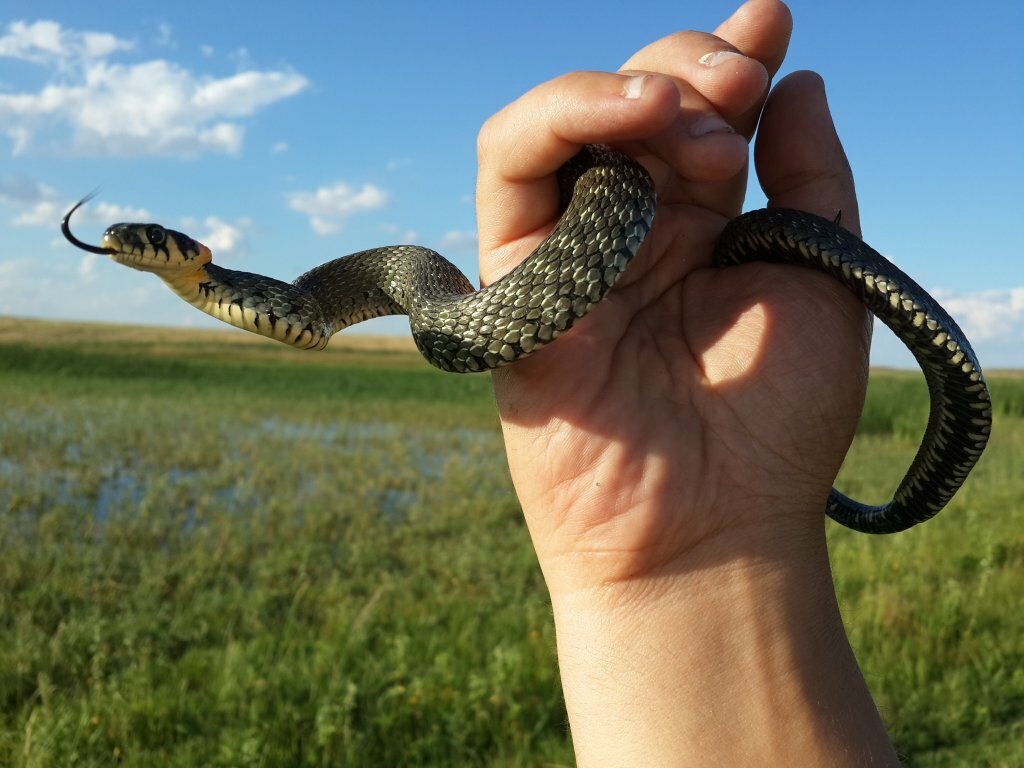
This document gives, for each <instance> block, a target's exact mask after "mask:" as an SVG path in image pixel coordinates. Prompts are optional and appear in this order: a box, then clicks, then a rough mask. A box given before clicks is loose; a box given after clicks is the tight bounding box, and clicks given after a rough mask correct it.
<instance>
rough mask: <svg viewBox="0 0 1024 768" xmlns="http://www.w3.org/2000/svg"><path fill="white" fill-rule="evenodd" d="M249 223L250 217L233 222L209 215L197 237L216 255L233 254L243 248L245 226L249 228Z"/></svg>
mask: <svg viewBox="0 0 1024 768" xmlns="http://www.w3.org/2000/svg"><path fill="white" fill-rule="evenodd" d="M249 224H250V222H249V220H248V219H240V220H239V221H238V222H236V223H235V224H231V223H230V222H227V221H224V220H223V219H219V218H217V217H216V216H207V217H206V218H205V219H204V220H203V230H202V231H200V232H199V233H198V234H197V236H196V239H197V240H198V241H199V242H201V243H203V244H204V245H205V246H206V247H207V248H209V249H210V250H211V251H213V254H214V256H215V257H217V256H222V255H225V254H231V253H234V252H236V251H238V250H240V249H241V247H242V244H243V243H244V241H245V233H244V231H243V228H248V226H249Z"/></svg>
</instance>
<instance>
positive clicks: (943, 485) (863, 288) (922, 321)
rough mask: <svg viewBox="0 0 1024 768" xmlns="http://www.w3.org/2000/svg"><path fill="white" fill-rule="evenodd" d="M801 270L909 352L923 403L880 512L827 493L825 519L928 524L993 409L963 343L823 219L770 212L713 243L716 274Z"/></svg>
mask: <svg viewBox="0 0 1024 768" xmlns="http://www.w3.org/2000/svg"><path fill="white" fill-rule="evenodd" d="M755 260H756V261H774V262H785V263H794V264H803V265H807V266H810V267H814V268H816V269H820V270H822V271H824V272H826V273H827V274H829V275H831V276H832V277H834V278H835V279H836V280H838V281H839V282H840V283H842V284H843V285H844V286H846V287H847V288H848V289H849V290H850V291H852V292H853V293H854V294H855V295H856V296H857V298H858V299H860V301H861V302H862V303H863V304H864V305H865V306H866V307H867V308H868V309H869V310H870V311H871V312H872V313H873V314H874V315H875V316H876V317H877V318H878V319H879V320H881V321H882V322H883V323H885V324H886V325H887V326H888V327H889V328H890V329H892V330H893V331H894V332H895V333H896V335H897V336H898V337H899V338H900V340H902V341H903V343H904V344H905V345H906V346H907V348H908V349H909V350H910V351H911V353H913V355H914V357H915V359H916V360H917V362H918V364H919V365H920V366H921V370H922V371H923V373H924V377H925V381H926V382H927V384H928V391H929V394H930V398H931V407H930V411H929V416H928V423H927V426H926V427H925V432H924V438H923V440H922V442H921V446H920V448H919V449H918V451H917V455H916V456H915V457H914V460H913V462H912V463H911V465H910V469H909V470H908V471H907V473H906V475H905V477H904V478H903V480H902V481H901V482H900V484H899V486H898V487H897V489H896V493H895V495H894V497H893V499H892V501H890V502H889V503H887V504H881V505H867V504H861V503H860V502H857V501H854V500H853V499H850V498H848V497H846V496H844V495H843V494H842V493H840V492H839V491H837V490H836V489H834V488H833V489H832V492H831V493H830V494H829V498H828V501H827V503H826V512H827V513H828V515H829V516H830V517H832V518H833V519H834V520H836V521H838V522H840V523H842V524H843V525H845V526H847V527H848V528H853V529H855V530H858V531H863V532H865V533H893V532H896V531H902V530H905V529H906V528H909V527H911V526H912V525H916V524H917V523H921V522H924V521H925V520H928V519H929V518H931V517H933V516H934V515H935V514H936V513H938V512H939V510H941V509H942V508H943V507H944V506H945V505H946V503H947V502H948V501H949V500H950V499H951V498H952V497H953V494H954V493H956V491H957V489H958V488H959V487H960V486H961V485H962V484H963V482H964V479H965V478H966V477H967V474H968V473H969V472H970V471H971V469H972V468H973V467H974V465H975V464H976V463H977V461H978V458H979V457H980V456H981V453H982V451H984V450H985V445H986V443H987V442H988V438H989V434H990V431H991V426H992V400H991V397H990V394H989V390H988V386H987V384H986V382H985V376H984V374H983V373H982V370H981V366H980V364H979V363H978V358H977V356H976V355H975V354H974V350H973V349H971V345H970V342H968V340H967V337H966V336H965V335H964V333H963V331H961V330H960V327H959V326H958V325H957V324H956V321H954V320H953V318H952V317H950V316H949V314H947V312H946V311H945V310H944V309H943V308H942V307H941V306H940V305H939V303H938V302H937V301H935V300H934V299H933V298H932V297H931V296H930V295H929V294H928V293H927V291H925V290H924V289H923V288H922V287H921V286H920V285H918V284H917V283H915V282H914V281H913V280H912V279H911V278H910V277H908V276H907V275H906V274H904V273H903V272H902V271H901V270H900V269H899V268H898V267H896V266H895V265H894V264H892V263H891V262H890V261H889V260H888V259H886V258H885V257H883V256H882V255H881V254H879V253H878V252H877V251H876V250H874V249H873V248H871V247H870V246H869V245H867V244H865V243H864V242H862V241H861V240H859V239H858V238H856V237H855V236H854V235H853V234H851V233H850V232H848V231H846V230H844V229H842V228H841V227H839V226H837V225H836V224H835V223H834V222H831V221H829V220H828V219H823V218H821V217H820V216H815V215H813V214H810V213H805V212H803V211H793V210H786V209H781V208H769V209H764V210H759V211H752V212H750V213H747V214H744V215H742V216H740V217H738V218H736V219H733V220H732V221H731V222H730V223H729V224H728V225H726V228H725V230H724V231H723V232H722V235H721V237H720V239H719V242H718V248H717V253H716V261H717V262H718V263H719V264H721V265H729V264H739V263H742V262H747V261H755Z"/></svg>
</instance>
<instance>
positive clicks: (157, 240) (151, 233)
mask: <svg viewBox="0 0 1024 768" xmlns="http://www.w3.org/2000/svg"><path fill="white" fill-rule="evenodd" d="M146 238H147V239H148V240H149V244H150V245H163V242H164V240H166V239H167V232H166V231H164V228H163V227H160V226H157V225H156V224H154V225H152V226H150V227H146Z"/></svg>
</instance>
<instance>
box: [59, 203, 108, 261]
mask: <svg viewBox="0 0 1024 768" xmlns="http://www.w3.org/2000/svg"><path fill="white" fill-rule="evenodd" d="M95 194H96V193H95V192H90V193H89V194H88V195H86V196H85V197H83V198H82V199H81V200H79V201H78V202H77V203H75V205H74V206H73V207H72V208H71V210H70V211H68V212H67V215H65V216H64V218H63V220H61V223H60V231H61V232H62V233H63V235H64V237H65V239H66V240H67V241H68V242H69V243H71V244H72V245H73V246H75V247H76V248H81V249H82V250H83V251H88V252H89V253H98V254H101V255H103V256H112V255H114V253H116V251H115V250H114V249H113V248H110V247H109V246H96V245H89V244H88V243H83V242H82V241H81V240H79V239H78V238H77V237H75V236H74V235H73V234H71V214H73V213H74V212H75V211H77V210H78V209H79V208H81V207H82V206H83V205H85V204H86V203H87V202H89V201H90V200H92V198H93V197H94V196H95ZM104 241H106V235H104Z"/></svg>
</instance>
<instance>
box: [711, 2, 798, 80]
mask: <svg viewBox="0 0 1024 768" xmlns="http://www.w3.org/2000/svg"><path fill="white" fill-rule="evenodd" d="M792 32H793V16H792V14H790V12H789V8H787V7H786V5H785V4H784V3H780V2H779V1H778V0H750V2H747V3H744V4H743V5H741V6H740V7H739V8H737V9H736V11H735V12H734V13H733V15H732V16H730V17H729V18H728V19H726V20H725V21H724V22H722V24H721V25H720V26H719V27H718V29H716V30H715V36H716V37H719V38H721V39H722V40H724V41H726V42H727V43H729V44H730V45H732V46H733V48H735V49H736V50H737V51H739V52H741V53H742V54H743V55H744V56H749V57H750V58H752V59H757V60H758V61H759V62H761V64H762V65H763V66H764V68H765V70H767V72H768V75H769V76H770V77H775V74H776V73H777V72H778V71H779V67H780V66H782V60H783V59H784V58H785V57H786V50H787V49H788V48H789V38H790V35H791V34H792Z"/></svg>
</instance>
